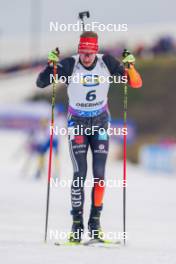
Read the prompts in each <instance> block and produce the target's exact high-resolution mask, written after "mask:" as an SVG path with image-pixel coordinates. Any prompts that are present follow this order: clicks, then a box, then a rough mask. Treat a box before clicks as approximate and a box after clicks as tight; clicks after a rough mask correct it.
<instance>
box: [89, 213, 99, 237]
mask: <svg viewBox="0 0 176 264" xmlns="http://www.w3.org/2000/svg"><path fill="white" fill-rule="evenodd" d="M88 231H89V236H90V237H91V239H98V240H102V239H103V231H102V229H101V225H100V211H99V210H96V209H94V210H92V211H91V214H90V217H89V221H88Z"/></svg>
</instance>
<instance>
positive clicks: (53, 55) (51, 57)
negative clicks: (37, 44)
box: [48, 48, 59, 64]
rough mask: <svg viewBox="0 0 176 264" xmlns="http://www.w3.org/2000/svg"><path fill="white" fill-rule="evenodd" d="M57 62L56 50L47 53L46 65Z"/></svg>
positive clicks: (57, 52)
mask: <svg viewBox="0 0 176 264" xmlns="http://www.w3.org/2000/svg"><path fill="white" fill-rule="evenodd" d="M58 62H59V50H58V48H56V49H55V50H52V51H50V52H49V53H48V63H49V64H52V63H58Z"/></svg>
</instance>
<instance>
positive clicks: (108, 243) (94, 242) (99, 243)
mask: <svg viewBox="0 0 176 264" xmlns="http://www.w3.org/2000/svg"><path fill="white" fill-rule="evenodd" d="M54 244H55V246H88V247H102V248H116V247H118V246H119V245H120V244H121V241H120V240H116V241H113V240H104V239H90V240H87V241H82V242H69V241H67V242H55V243H54Z"/></svg>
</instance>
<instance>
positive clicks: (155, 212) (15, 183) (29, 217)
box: [0, 132, 176, 264]
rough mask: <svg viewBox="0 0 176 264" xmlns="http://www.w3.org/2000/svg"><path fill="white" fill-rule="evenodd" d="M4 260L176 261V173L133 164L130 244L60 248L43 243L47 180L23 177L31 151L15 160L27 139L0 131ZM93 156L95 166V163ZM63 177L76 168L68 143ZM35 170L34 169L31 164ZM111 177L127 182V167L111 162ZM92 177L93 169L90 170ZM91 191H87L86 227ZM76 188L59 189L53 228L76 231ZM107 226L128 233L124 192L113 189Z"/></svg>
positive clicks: (0, 253) (79, 263)
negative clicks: (124, 170) (124, 171)
mask: <svg viewBox="0 0 176 264" xmlns="http://www.w3.org/2000/svg"><path fill="white" fill-rule="evenodd" d="M0 135H1V136H0V144H1V168H0V175H1V184H0V201H1V202H0V212H1V217H0V259H1V263H3V264H12V263H13V264H22V263H25V264H45V263H46V264H49V263H50V264H55V263H57V264H58V263H60V264H90V263H97V261H99V262H101V264H107V263H119V264H128V263H129V264H132V263H135V264H138V263H140V264H148V263H150V264H157V263H158V264H162V263H164V264H175V263H176V253H175V251H176V250H175V248H176V246H175V244H176V225H175V223H176V210H175V208H176V199H175V186H176V177H175V176H176V175H160V174H157V175H156V174H155V175H154V174H153V173H149V172H145V171H143V169H142V168H140V167H137V166H134V165H131V164H128V171H127V179H128V187H127V231H128V236H129V238H128V243H127V245H126V247H124V246H123V245H121V246H119V247H118V248H107V249H104V248H91V247H85V248H84V247H81V248H79V247H57V246H54V241H55V239H52V240H50V239H49V241H48V243H47V244H45V243H44V242H43V238H44V222H45V204H46V179H47V173H46V174H45V177H44V178H43V179H42V180H41V181H38V182H36V181H35V180H34V179H33V178H32V173H33V171H30V172H26V175H24V174H23V175H22V173H21V171H20V168H21V165H22V162H23V161H24V158H25V153H18V154H17V155H16V156H15V157H13V153H15V151H16V149H17V148H18V146H19V144H20V143H21V141H22V140H23V138H24V135H23V134H21V133H10V132H1V133H0ZM90 162H91V161H90V157H89V163H90ZM60 166H61V172H62V173H61V174H60V177H61V179H68V178H70V179H71V175H72V165H71V162H70V160H69V152H68V146H67V141H66V139H63V144H62V147H61V157H60ZM31 167H32V166H31ZM106 176H107V178H112V179H116V178H119V179H121V178H122V163H121V162H114V161H112V160H111V159H110V158H109V160H108V163H107V169H106ZM88 177H91V170H89V171H88ZM89 202H90V188H87V193H86V204H85V214H86V219H85V226H86V222H87V218H88V212H89ZM69 211H70V190H69V188H61V187H58V188H56V187H53V188H52V189H51V200H50V216H49V231H50V230H56V229H58V230H67V231H69V230H70V227H71V217H70V215H69ZM102 226H103V228H104V230H105V231H117V232H118V231H122V189H121V188H111V189H110V188H108V189H107V190H106V194H105V202H104V211H103V214H102Z"/></svg>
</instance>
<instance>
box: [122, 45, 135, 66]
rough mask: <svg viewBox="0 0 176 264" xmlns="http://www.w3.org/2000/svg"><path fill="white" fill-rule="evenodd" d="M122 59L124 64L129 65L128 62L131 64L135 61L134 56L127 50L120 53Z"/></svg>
mask: <svg viewBox="0 0 176 264" xmlns="http://www.w3.org/2000/svg"><path fill="white" fill-rule="evenodd" d="M122 57H123V60H122V62H123V63H124V65H127V66H128V65H129V64H133V65H134V63H135V57H134V55H133V54H131V53H130V52H129V51H128V50H126V49H125V50H124V52H123V54H122Z"/></svg>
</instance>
